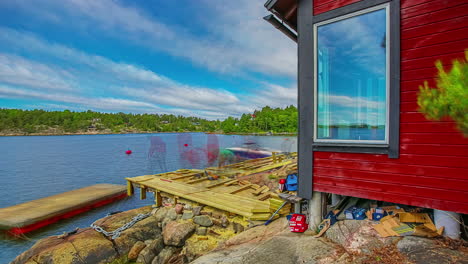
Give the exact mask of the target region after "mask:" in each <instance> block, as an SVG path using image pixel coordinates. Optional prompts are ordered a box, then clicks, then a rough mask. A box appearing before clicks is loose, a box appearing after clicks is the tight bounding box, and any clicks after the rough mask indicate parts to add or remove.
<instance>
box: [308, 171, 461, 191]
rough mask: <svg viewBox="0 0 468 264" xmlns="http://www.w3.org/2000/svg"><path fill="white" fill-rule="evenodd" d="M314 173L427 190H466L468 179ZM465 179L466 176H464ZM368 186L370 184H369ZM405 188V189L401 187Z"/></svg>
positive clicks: (390, 174) (332, 172)
mask: <svg viewBox="0 0 468 264" xmlns="http://www.w3.org/2000/svg"><path fill="white" fill-rule="evenodd" d="M314 173H316V174H317V175H322V176H323V177H327V178H330V179H335V177H345V178H348V179H353V180H363V181H369V182H378V183H381V184H401V185H406V186H408V185H409V186H414V187H416V186H420V187H428V188H434V189H439V188H444V189H449V190H454V191H466V190H468V179H464V180H459V179H448V178H434V177H427V176H424V175H408V174H395V173H385V172H382V171H369V170H365V171H364V170H350V169H342V168H320V167H316V168H314ZM460 176H461V177H463V176H462V175H460ZM465 177H466V175H465ZM369 184H370V183H369ZM402 188H406V187H402Z"/></svg>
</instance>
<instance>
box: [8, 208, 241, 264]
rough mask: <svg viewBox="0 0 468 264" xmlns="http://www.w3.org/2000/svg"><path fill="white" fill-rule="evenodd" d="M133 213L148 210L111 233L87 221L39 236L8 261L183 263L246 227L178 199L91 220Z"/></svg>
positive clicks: (111, 224)
mask: <svg viewBox="0 0 468 264" xmlns="http://www.w3.org/2000/svg"><path fill="white" fill-rule="evenodd" d="M139 214H149V216H148V217H146V218H144V219H142V220H140V221H138V222H136V223H135V224H134V225H133V226H132V227H130V228H128V229H126V230H124V231H122V232H121V234H120V236H118V237H117V238H115V239H111V238H110V237H107V236H105V235H104V234H102V233H99V232H97V231H96V230H94V229H93V228H91V227H88V228H81V229H78V230H76V232H72V233H71V234H63V235H59V236H51V237H47V238H44V239H41V240H39V241H38V242H37V243H36V244H35V245H34V246H33V247H31V248H30V249H29V250H27V251H25V252H23V253H22V254H21V255H19V256H18V257H16V259H15V260H13V261H12V262H11V264H23V263H36V264H37V263H40V264H42V263H44V264H45V263H47V264H54V263H56V264H68V263H70V264H82V263H133V262H137V263H144V264H150V263H152V264H162V263H189V262H191V261H193V260H194V259H195V258H197V257H199V256H201V255H202V254H204V253H206V252H208V251H211V250H212V249H214V248H216V247H219V246H220V245H221V244H222V243H223V242H224V241H226V240H228V239H229V238H231V237H233V236H234V235H235V234H236V233H239V232H242V231H243V230H244V229H245V228H247V224H246V223H245V222H243V220H242V218H240V217H238V216H231V217H228V216H227V215H226V214H223V213H222V212H219V211H215V210H212V209H211V208H203V207H201V206H199V207H194V208H192V207H191V206H190V205H185V206H183V205H182V204H177V205H176V206H175V207H160V208H155V209H153V208H152V207H151V206H147V207H143V208H138V209H134V210H130V211H126V212H121V213H118V214H114V215H110V216H107V217H104V218H102V219H99V220H97V221H96V222H95V225H97V226H99V227H101V228H102V229H104V230H106V231H113V230H116V229H118V228H120V227H121V226H123V225H125V224H126V223H128V222H130V221H131V220H132V218H134V217H135V216H137V215H139Z"/></svg>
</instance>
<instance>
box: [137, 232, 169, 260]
mask: <svg viewBox="0 0 468 264" xmlns="http://www.w3.org/2000/svg"><path fill="white" fill-rule="evenodd" d="M163 249H164V241H163V238H162V236H161V235H160V236H158V237H157V238H155V239H154V240H153V241H152V242H151V243H150V244H149V245H148V246H147V247H146V248H144V249H143V250H142V251H141V252H140V255H139V256H138V259H137V263H143V264H150V263H151V262H152V260H153V259H154V257H156V256H157V255H158V254H159V253H160V252H161V251H162V250H163Z"/></svg>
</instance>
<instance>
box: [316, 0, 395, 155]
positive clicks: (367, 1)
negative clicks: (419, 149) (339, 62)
mask: <svg viewBox="0 0 468 264" xmlns="http://www.w3.org/2000/svg"><path fill="white" fill-rule="evenodd" d="M386 3H389V8H390V13H389V15H390V18H389V21H390V32H389V35H390V61H389V67H390V74H389V78H390V80H389V85H390V87H389V98H388V100H389V109H388V111H389V120H388V126H389V128H388V144H381V145H374V144H359V143H356V144H353V143H345V144H343V143H333V142H330V143H328V142H327V144H323V143H322V142H314V141H313V140H312V145H313V150H314V151H331V152H350V153H373V154H387V155H388V157H389V158H398V157H399V131H400V128H399V125H400V120H399V118H400V111H399V108H400V98H399V95H400V87H399V86H400V78H399V75H400V30H399V29H400V16H399V14H400V3H399V0H363V1H360V2H356V3H354V4H350V5H347V6H343V7H341V8H337V9H334V10H331V11H329V12H326V13H322V14H319V15H317V16H313V24H316V23H320V22H323V21H326V20H330V19H334V18H338V17H341V16H344V15H347V14H350V13H354V12H358V11H361V10H365V9H368V8H371V7H374V6H378V5H382V4H386ZM314 41H315V40H314ZM312 69H313V65H312ZM313 70H314V71H315V69H313ZM314 109H315V106H314ZM314 111H315V110H314ZM313 133H315V131H313Z"/></svg>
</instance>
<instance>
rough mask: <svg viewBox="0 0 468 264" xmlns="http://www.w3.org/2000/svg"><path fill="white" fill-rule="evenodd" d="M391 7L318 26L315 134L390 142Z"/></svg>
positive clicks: (352, 139)
mask: <svg viewBox="0 0 468 264" xmlns="http://www.w3.org/2000/svg"><path fill="white" fill-rule="evenodd" d="M386 23H387V22H386V9H380V10H377V11H372V12H369V13H364V14H361V15H357V16H353V17H350V18H347V19H343V20H338V21H336V22H332V23H328V24H323V25H319V26H317V27H316V40H317V43H316V44H317V45H316V48H317V49H316V58H317V61H316V70H317V75H316V89H317V90H316V92H317V94H316V98H317V103H316V107H317V109H316V113H317V119H316V120H317V125H316V138H317V139H318V140H319V141H320V140H322V141H327V140H334V141H336V140H346V141H357V140H362V141H385V140H386V126H387V111H388V110H387V48H388V47H387V46H386V45H387V44H386V43H387V30H386V28H387V27H386Z"/></svg>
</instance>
